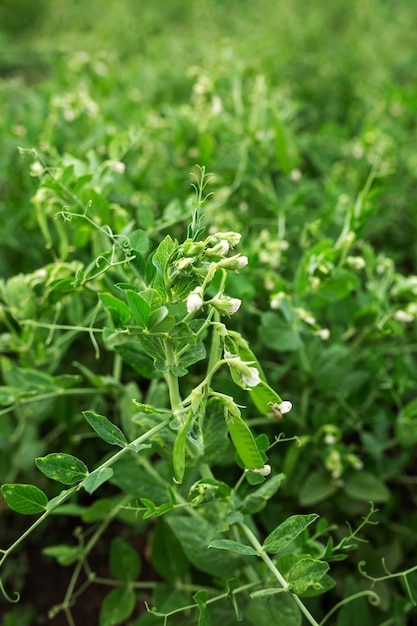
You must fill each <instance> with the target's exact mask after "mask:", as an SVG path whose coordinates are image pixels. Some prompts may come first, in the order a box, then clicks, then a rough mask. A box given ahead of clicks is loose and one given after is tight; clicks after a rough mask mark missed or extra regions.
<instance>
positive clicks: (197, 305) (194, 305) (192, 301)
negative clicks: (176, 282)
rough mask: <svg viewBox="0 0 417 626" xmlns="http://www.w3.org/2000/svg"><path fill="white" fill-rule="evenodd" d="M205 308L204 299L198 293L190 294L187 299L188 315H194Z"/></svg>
mask: <svg viewBox="0 0 417 626" xmlns="http://www.w3.org/2000/svg"><path fill="white" fill-rule="evenodd" d="M202 306H203V298H202V297H201V296H200V294H199V293H198V292H196V291H192V292H191V293H190V294H188V298H187V311H188V313H194V312H195V311H198V310H199V309H201V307H202Z"/></svg>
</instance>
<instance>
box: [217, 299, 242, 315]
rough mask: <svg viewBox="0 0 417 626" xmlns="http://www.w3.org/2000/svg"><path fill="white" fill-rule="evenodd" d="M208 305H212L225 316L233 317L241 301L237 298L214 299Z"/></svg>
mask: <svg viewBox="0 0 417 626" xmlns="http://www.w3.org/2000/svg"><path fill="white" fill-rule="evenodd" d="M210 304H212V305H213V306H214V307H215V308H216V309H217V310H218V311H219V312H220V313H225V314H226V315H233V313H236V311H238V310H239V308H240V305H241V304H242V300H239V298H229V297H228V296H226V297H224V296H223V297H222V296H220V297H216V298H213V300H211V302H210Z"/></svg>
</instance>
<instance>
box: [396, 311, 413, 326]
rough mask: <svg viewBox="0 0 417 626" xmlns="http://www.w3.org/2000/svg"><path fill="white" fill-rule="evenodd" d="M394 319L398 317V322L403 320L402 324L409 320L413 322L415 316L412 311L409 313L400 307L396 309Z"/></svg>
mask: <svg viewBox="0 0 417 626" xmlns="http://www.w3.org/2000/svg"><path fill="white" fill-rule="evenodd" d="M394 319H396V320H397V322H401V323H402V324H408V323H409V322H412V321H413V320H414V317H413V316H412V315H410V313H407V311H403V309H398V311H395V313H394Z"/></svg>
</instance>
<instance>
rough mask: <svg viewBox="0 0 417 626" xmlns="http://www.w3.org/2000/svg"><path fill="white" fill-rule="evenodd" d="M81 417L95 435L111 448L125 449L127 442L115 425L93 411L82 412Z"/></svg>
mask: <svg viewBox="0 0 417 626" xmlns="http://www.w3.org/2000/svg"><path fill="white" fill-rule="evenodd" d="M83 415H84V417H85V419H86V420H87V422H88V423H89V424H90V426H91V428H92V429H93V430H95V431H96V433H97V435H98V436H99V437H101V438H102V439H103V440H104V441H105V442H106V443H109V444H110V445H112V446H120V447H121V448H125V447H126V446H127V440H126V437H125V436H124V434H123V433H122V431H121V430H120V428H118V427H117V426H116V425H115V424H112V423H111V422H110V420H108V419H107V417H104V415H99V414H98V413H94V411H84V412H83Z"/></svg>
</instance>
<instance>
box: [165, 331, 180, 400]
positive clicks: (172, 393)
mask: <svg viewBox="0 0 417 626" xmlns="http://www.w3.org/2000/svg"><path fill="white" fill-rule="evenodd" d="M164 346H165V359H166V364H167V365H168V366H171V365H175V354H174V349H173V347H172V343H171V341H170V340H169V339H165V340H164ZM165 379H166V381H167V384H168V392H169V399H170V403H171V409H172V410H173V411H174V412H175V411H177V410H178V409H179V408H180V407H181V395H180V388H179V384H178V378H177V376H174V374H173V373H172V372H171V371H170V370H169V371H168V372H167V373H166V374H165Z"/></svg>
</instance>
